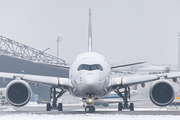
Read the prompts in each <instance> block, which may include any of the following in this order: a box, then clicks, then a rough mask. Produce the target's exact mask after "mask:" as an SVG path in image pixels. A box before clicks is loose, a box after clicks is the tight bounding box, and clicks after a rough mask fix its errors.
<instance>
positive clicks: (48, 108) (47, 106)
mask: <svg viewBox="0 0 180 120" xmlns="http://www.w3.org/2000/svg"><path fill="white" fill-rule="evenodd" d="M46 111H51V104H50V103H47V105H46Z"/></svg>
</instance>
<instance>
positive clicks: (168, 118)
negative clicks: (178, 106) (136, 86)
mask: <svg viewBox="0 0 180 120" xmlns="http://www.w3.org/2000/svg"><path fill="white" fill-rule="evenodd" d="M0 119H1V120H22V119H24V120H179V119H180V116H172V115H157V116H152V115H100V114H75V115H36V114H13V115H1V116H0Z"/></svg>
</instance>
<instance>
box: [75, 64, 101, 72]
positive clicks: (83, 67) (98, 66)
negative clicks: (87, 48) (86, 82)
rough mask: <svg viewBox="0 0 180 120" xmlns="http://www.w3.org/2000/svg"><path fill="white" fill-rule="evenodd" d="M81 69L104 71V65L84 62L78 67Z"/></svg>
mask: <svg viewBox="0 0 180 120" xmlns="http://www.w3.org/2000/svg"><path fill="white" fill-rule="evenodd" d="M80 70H88V71H92V70H101V71H103V67H102V66H101V65H100V64H93V65H87V64H82V65H80V66H79V67H78V71H80Z"/></svg>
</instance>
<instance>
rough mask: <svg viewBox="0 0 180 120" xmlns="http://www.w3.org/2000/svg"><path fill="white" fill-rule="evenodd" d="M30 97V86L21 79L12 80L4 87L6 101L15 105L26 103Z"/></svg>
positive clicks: (19, 105)
mask: <svg viewBox="0 0 180 120" xmlns="http://www.w3.org/2000/svg"><path fill="white" fill-rule="evenodd" d="M30 98H31V87H30V86H29V84H28V83H27V82H25V81H23V80H13V81H12V82H10V83H9V84H8V85H7V87H6V99H7V101H8V102H9V103H10V104H11V105H13V106H16V107H21V106H24V105H26V104H27V103H28V102H29V100H30Z"/></svg>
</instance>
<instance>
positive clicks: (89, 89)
mask: <svg viewBox="0 0 180 120" xmlns="http://www.w3.org/2000/svg"><path fill="white" fill-rule="evenodd" d="M97 82H98V81H97V80H96V78H95V77H93V76H87V77H86V78H85V79H84V86H83V91H84V93H85V94H94V93H96V92H97V89H96V86H97Z"/></svg>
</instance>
